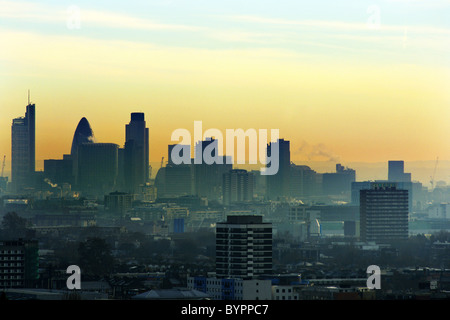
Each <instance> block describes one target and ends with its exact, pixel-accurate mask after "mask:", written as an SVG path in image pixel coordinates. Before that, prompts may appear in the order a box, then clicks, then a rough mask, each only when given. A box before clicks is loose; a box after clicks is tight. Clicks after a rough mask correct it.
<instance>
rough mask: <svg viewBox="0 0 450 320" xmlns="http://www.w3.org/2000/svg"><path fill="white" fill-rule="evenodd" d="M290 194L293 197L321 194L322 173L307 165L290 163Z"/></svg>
mask: <svg viewBox="0 0 450 320" xmlns="http://www.w3.org/2000/svg"><path fill="white" fill-rule="evenodd" d="M289 185H290V195H291V196H292V197H294V198H305V197H313V196H319V195H321V194H322V174H320V173H317V172H316V171H314V170H312V169H311V168H310V167H308V166H303V165H296V164H291V168H290V178H289Z"/></svg>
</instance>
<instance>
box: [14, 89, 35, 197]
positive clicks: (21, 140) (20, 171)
mask: <svg viewBox="0 0 450 320" xmlns="http://www.w3.org/2000/svg"><path fill="white" fill-rule="evenodd" d="M35 135H36V109H35V105H34V104H31V103H30V97H29V95H28V105H27V107H26V113H25V117H20V118H15V119H13V122H12V126H11V180H12V181H11V182H12V189H13V190H14V192H18V193H20V192H21V191H22V190H23V188H25V187H27V186H29V185H30V184H31V183H32V181H33V176H34V172H35V161H36V155H35V153H36V139H35Z"/></svg>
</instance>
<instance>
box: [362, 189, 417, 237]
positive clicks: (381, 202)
mask: <svg viewBox="0 0 450 320" xmlns="http://www.w3.org/2000/svg"><path fill="white" fill-rule="evenodd" d="M360 223H361V231H360V232H361V240H362V241H375V242H378V243H382V242H387V241H391V240H404V239H407V238H408V190H403V189H399V188H398V186H397V184H396V183H390V182H372V183H370V189H363V190H361V191H360Z"/></svg>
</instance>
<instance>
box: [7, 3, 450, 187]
mask: <svg viewBox="0 0 450 320" xmlns="http://www.w3.org/2000/svg"><path fill="white" fill-rule="evenodd" d="M0 5H1V6H2V8H4V9H5V10H2V11H1V12H2V13H1V17H2V21H3V24H2V27H1V28H0V35H1V38H2V39H3V42H4V43H5V47H6V48H8V49H7V50H3V51H2V53H0V63H1V65H2V72H1V74H0V86H1V89H2V91H3V92H8V94H3V95H1V96H0V105H1V109H2V116H1V119H0V121H1V123H0V127H1V128H2V129H1V134H0V152H1V155H2V156H3V155H6V163H7V167H6V168H5V173H9V171H10V170H9V168H10V166H9V163H10V160H11V136H10V134H11V133H10V131H11V119H13V118H16V117H18V116H20V115H22V113H23V108H24V106H25V105H26V101H27V94H26V93H27V90H30V91H31V102H32V103H34V104H36V112H37V116H36V159H37V160H38V161H42V160H44V159H60V158H61V157H62V155H63V154H68V153H69V151H70V143H71V141H72V138H73V136H72V135H73V132H74V130H75V127H76V124H77V123H78V121H79V120H80V119H81V118H82V117H86V118H87V119H88V120H89V122H90V124H91V125H92V128H93V130H94V132H95V134H96V137H97V139H98V141H99V142H104V143H116V144H118V145H119V146H123V144H124V142H125V130H124V125H125V124H126V123H127V121H128V119H127V118H129V114H130V113H132V112H143V113H145V114H146V117H147V119H146V120H147V126H148V128H149V146H150V147H149V148H150V163H159V162H160V160H161V158H162V157H163V156H164V157H166V156H167V146H168V145H169V144H171V143H173V142H171V141H170V134H171V132H173V131H174V130H175V129H177V128H186V129H188V130H192V129H193V128H191V127H192V123H193V121H195V120H202V121H203V123H204V127H205V128H218V129H219V130H222V131H225V129H226V128H242V129H244V130H246V129H249V128H255V129H259V128H267V129H271V128H273V129H279V130H280V138H284V139H287V140H290V141H291V144H292V146H291V154H292V155H291V159H292V160H293V161H298V162H301V163H308V162H311V163H312V162H315V161H325V162H330V163H333V165H334V164H335V163H343V164H344V165H349V166H351V163H354V162H369V163H377V162H385V163H386V164H387V161H388V160H404V161H405V163H406V164H408V162H413V161H424V160H427V161H430V163H431V170H429V171H430V172H429V174H428V177H429V176H430V175H431V174H432V169H433V164H434V161H435V160H436V158H437V157H439V163H440V164H441V165H443V164H444V163H445V161H446V160H449V159H450V150H449V149H448V147H447V144H448V143H447V139H446V137H449V136H450V134H449V133H450V132H449V130H450V129H449V127H448V125H447V124H446V120H447V119H448V118H449V117H448V116H449V115H450V114H449V110H450V108H449V107H448V103H449V101H450V99H449V93H448V90H445V84H446V83H447V82H448V80H449V79H448V76H449V74H450V73H449V72H448V71H449V70H450V69H449V65H450V64H449V60H448V54H447V53H448V51H449V47H448V43H449V42H448V41H446V40H448V38H449V35H450V30H449V26H448V22H447V21H446V20H445V19H443V18H444V17H445V12H446V9H447V4H446V2H445V1H430V2H427V3H420V2H418V1H392V0H391V1H377V2H375V3H372V2H366V1H362V2H361V1H359V2H354V1H346V2H344V4H342V5H341V6H336V5H335V4H333V3H331V2H328V1H322V2H321V3H320V5H319V4H308V5H305V4H298V3H293V2H288V1H286V2H285V3H283V5H280V4H277V5H275V3H272V2H270V1H268V2H263V3H260V2H258V3H257V4H256V3H253V2H248V3H247V6H246V5H240V4H238V3H237V2H236V3H235V2H230V4H229V6H228V5H227V9H225V8H223V7H221V6H220V5H218V3H217V2H207V3H203V2H195V4H190V5H188V4H187V3H182V2H179V1H159V2H157V3H152V4H142V3H140V2H137V3H136V5H133V4H127V6H126V7H120V5H112V4H105V3H101V2H100V3H96V4H90V3H87V2H79V3H77V6H76V8H75V9H79V13H80V20H79V23H80V28H79V29H78V28H77V25H76V24H74V25H72V27H73V28H70V25H69V23H70V22H74V21H73V20H71V19H72V18H74V16H73V14H74V11H73V9H74V8H73V7H72V6H71V4H70V3H61V4H59V5H54V4H51V2H47V1H41V2H39V3H30V2H12V1H1V2H0ZM324 8H327V10H324ZM6 9H7V10H6ZM274 9H277V10H274ZM440 18H442V19H440ZM75 22H76V21H75ZM25 44H26V46H25ZM25 48H26V49H25ZM105 115H107V116H105ZM54 132H58V134H57V135H55V134H54ZM36 168H37V170H39V168H42V166H39V165H38V164H37V167H36ZM155 169H158V168H155ZM439 169H442V170H438V172H437V175H438V176H439V177H440V179H442V180H444V181H449V177H450V175H449V174H448V168H447V169H446V170H447V171H445V167H439ZM408 170H409V169H408ZM409 171H410V172H412V174H413V177H414V172H413V171H412V170H409ZM424 176H426V175H425V174H424ZM423 182H424V183H427V182H428V181H423Z"/></svg>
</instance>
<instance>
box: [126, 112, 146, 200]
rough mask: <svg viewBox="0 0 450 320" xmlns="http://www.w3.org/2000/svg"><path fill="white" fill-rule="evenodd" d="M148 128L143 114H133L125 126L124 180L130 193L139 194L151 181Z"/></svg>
mask: <svg viewBox="0 0 450 320" xmlns="http://www.w3.org/2000/svg"><path fill="white" fill-rule="evenodd" d="M149 164H150V163H149V149H148V128H146V123H145V115H144V113H142V112H134V113H131V120H130V123H129V124H127V125H126V126H125V150H124V166H125V168H124V179H125V186H126V189H127V191H128V192H132V193H134V192H137V190H138V189H139V186H140V185H143V184H145V183H146V182H148V180H149V178H150V177H149Z"/></svg>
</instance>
